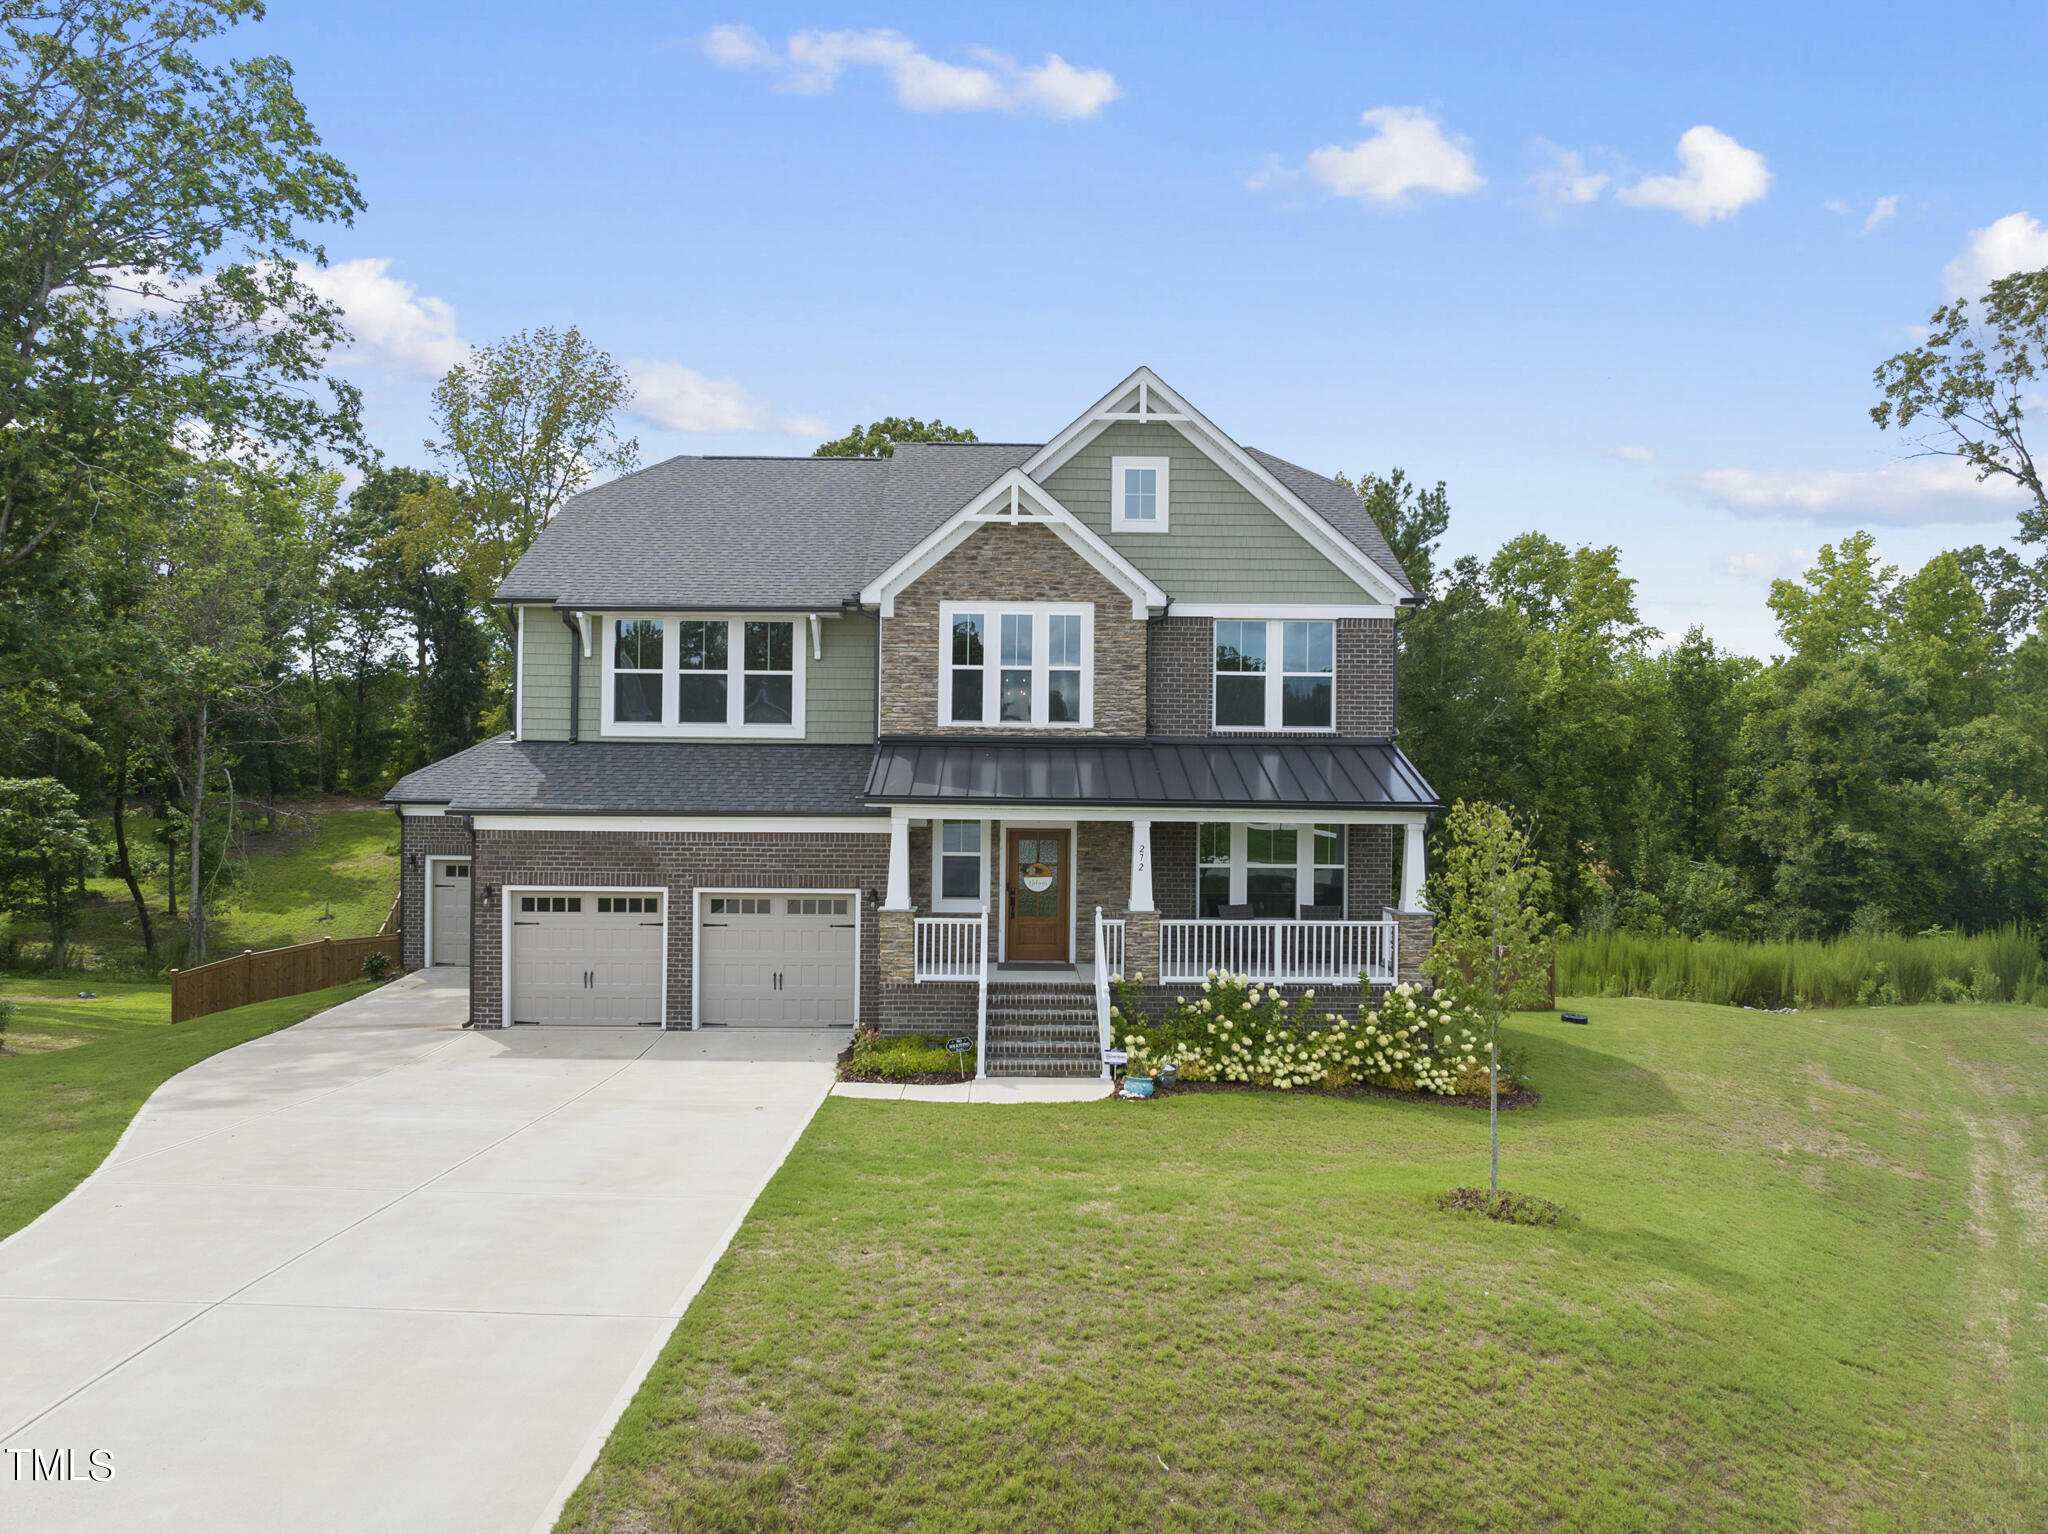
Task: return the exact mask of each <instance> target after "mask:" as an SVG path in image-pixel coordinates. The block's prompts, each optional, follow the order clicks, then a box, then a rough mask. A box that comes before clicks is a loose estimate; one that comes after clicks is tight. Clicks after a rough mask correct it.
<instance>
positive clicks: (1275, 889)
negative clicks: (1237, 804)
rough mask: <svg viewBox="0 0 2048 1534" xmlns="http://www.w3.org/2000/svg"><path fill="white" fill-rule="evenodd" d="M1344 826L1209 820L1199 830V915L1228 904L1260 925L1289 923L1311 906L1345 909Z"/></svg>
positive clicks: (1214, 913) (1212, 913)
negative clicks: (1246, 910)
mask: <svg viewBox="0 0 2048 1534" xmlns="http://www.w3.org/2000/svg"><path fill="white" fill-rule="evenodd" d="M1344 852H1345V836H1344V827H1343V826H1341V825H1290V824H1287V823H1285V822H1280V821H1264V822H1258V821H1255V822H1253V823H1251V824H1249V825H1247V824H1243V823H1241V822H1238V823H1227V822H1223V821H1205V822H1203V823H1202V824H1200V825H1198V826H1197V827H1196V828H1195V891H1196V907H1195V914H1196V915H1198V916H1202V917H1207V918H1212V919H1213V918H1215V917H1217V916H1219V915H1221V913H1222V908H1223V907H1224V906H1226V905H1230V906H1244V905H1248V906H1250V907H1251V908H1252V909H1251V916H1252V919H1253V920H1255V921H1276V920H1277V921H1286V920H1292V919H1293V918H1294V917H1296V916H1299V915H1300V914H1301V911H1302V909H1303V908H1304V907H1306V906H1336V907H1337V908H1338V910H1339V911H1342V910H1343V908H1344Z"/></svg>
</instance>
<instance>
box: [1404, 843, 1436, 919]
mask: <svg viewBox="0 0 2048 1534" xmlns="http://www.w3.org/2000/svg"><path fill="white" fill-rule="evenodd" d="M1422 831H1423V823H1422V822H1421V821H1419V820H1411V821H1409V822H1408V841H1407V844H1406V845H1405V846H1404V847H1403V848H1402V852H1401V906H1400V909H1402V910H1404V911H1426V910H1428V909H1429V907H1428V906H1427V905H1425V904H1424V903H1423V899H1422V881H1423V878H1424V877H1425V876H1426V875H1427V873H1428V870H1427V869H1426V868H1425V867H1424V866H1423V862H1424V859H1426V858H1427V857H1428V856H1429V854H1428V853H1427V852H1425V851H1424V850H1423V844H1422Z"/></svg>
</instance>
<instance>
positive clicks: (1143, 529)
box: [1109, 458, 1173, 533]
mask: <svg viewBox="0 0 2048 1534" xmlns="http://www.w3.org/2000/svg"><path fill="white" fill-rule="evenodd" d="M1126 469H1157V470H1158V471H1159V502H1158V510H1159V515H1158V516H1156V517H1154V518H1152V519H1151V520H1150V521H1136V522H1133V521H1131V520H1129V519H1128V518H1126V517H1125V516H1124V470H1126ZM1172 470H1173V460H1172V459H1171V458H1111V459H1110V460H1109V530H1110V531H1111V532H1113V533H1163V532H1165V531H1166V530H1167V529H1166V522H1167V516H1168V510H1169V507H1168V500H1169V497H1168V495H1167V480H1168V478H1169V477H1170V475H1171V473H1172Z"/></svg>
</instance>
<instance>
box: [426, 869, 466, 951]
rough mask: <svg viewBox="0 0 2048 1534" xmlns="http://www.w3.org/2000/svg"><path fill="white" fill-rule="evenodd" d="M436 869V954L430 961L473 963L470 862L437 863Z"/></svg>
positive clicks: (434, 895) (434, 892)
mask: <svg viewBox="0 0 2048 1534" xmlns="http://www.w3.org/2000/svg"><path fill="white" fill-rule="evenodd" d="M431 866H432V867H433V870H434V890H433V894H432V896H431V898H432V900H433V902H434V954H433V957H432V958H431V959H429V960H428V961H427V962H428V963H430V964H467V963H468V962H469V864H468V863H466V862H462V863H451V862H437V863H434V864H433V865H431Z"/></svg>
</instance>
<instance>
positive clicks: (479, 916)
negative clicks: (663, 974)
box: [469, 823, 889, 1028]
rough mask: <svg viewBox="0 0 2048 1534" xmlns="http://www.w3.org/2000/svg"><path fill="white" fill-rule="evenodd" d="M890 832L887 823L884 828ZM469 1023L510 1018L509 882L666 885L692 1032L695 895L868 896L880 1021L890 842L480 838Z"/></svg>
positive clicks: (676, 965)
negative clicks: (504, 924)
mask: <svg viewBox="0 0 2048 1534" xmlns="http://www.w3.org/2000/svg"><path fill="white" fill-rule="evenodd" d="M885 826H886V823H885ZM471 866H472V869H473V874H472V878H473V881H474V883H475V886H476V888H475V899H474V911H475V926H474V928H473V929H472V931H471V934H470V956H471V957H470V972H469V973H470V990H469V1005H470V1016H471V1018H472V1020H473V1021H474V1022H475V1023H476V1024H477V1025H478V1026H479V1027H487V1028H495V1027H497V1026H498V1024H499V1022H500V1020H501V1019H502V1017H503V1015H504V1011H503V1008H504V997H505V969H504V964H503V962H502V961H503V954H502V952H501V946H502V945H501V936H502V929H501V925H500V923H501V913H502V902H503V898H504V897H503V895H502V894H501V893H500V891H501V890H502V889H503V887H504V886H505V885H508V884H512V885H520V884H541V885H558V886H573V887H575V888H579V889H605V888H610V887H619V886H632V885H660V886H663V887H665V888H666V889H667V890H668V894H669V913H670V914H669V928H668V1025H669V1026H670V1027H671V1028H687V1027H689V1026H690V968H691V956H692V953H693V950H694V946H695V942H696V930H695V925H694V922H693V919H692V918H693V915H694V912H695V910H696V898H695V892H696V891H697V890H698V889H699V888H700V887H701V888H710V889H776V890H781V889H796V890H802V889H819V890H849V889H852V890H859V891H860V1013H861V1016H862V1017H863V1018H864V1019H865V1018H871V1017H874V1016H875V1015H876V1011H877V1008H878V1007H879V1005H880V998H881V945H880V942H879V938H878V931H877V929H878V923H877V921H876V917H877V914H878V912H879V908H880V906H881V903H882V893H883V890H884V889H885V888H886V886H887V884H888V874H889V838H888V836H887V834H886V831H885V834H882V835H874V836H865V835H853V834H847V833H837V832H835V833H819V834H807V833H795V834H787V835H784V834H776V835H764V834H759V833H751V834H750V833H742V832H723V831H635V832H606V831H479V832H477V833H476V849H475V855H474V861H473V863H472V865H471Z"/></svg>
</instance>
